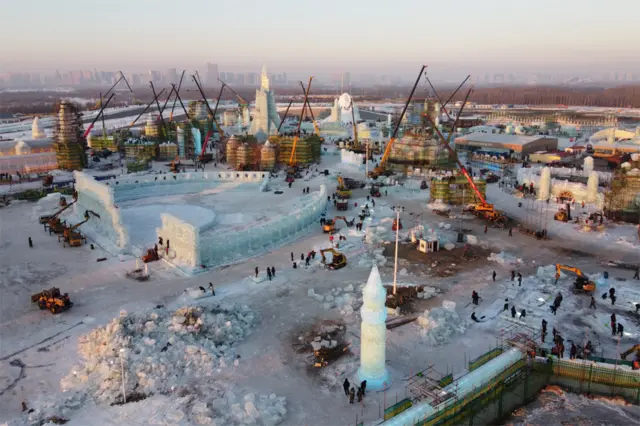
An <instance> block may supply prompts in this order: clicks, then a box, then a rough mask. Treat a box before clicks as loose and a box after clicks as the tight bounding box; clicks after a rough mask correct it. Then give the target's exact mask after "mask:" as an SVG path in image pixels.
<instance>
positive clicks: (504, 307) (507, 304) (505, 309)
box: [502, 299, 509, 312]
mask: <svg viewBox="0 0 640 426" xmlns="http://www.w3.org/2000/svg"><path fill="white" fill-rule="evenodd" d="M508 310H509V299H504V305H503V306H502V312H504V311H508Z"/></svg>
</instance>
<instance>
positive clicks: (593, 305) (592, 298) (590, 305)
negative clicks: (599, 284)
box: [589, 296, 596, 309]
mask: <svg viewBox="0 0 640 426" xmlns="http://www.w3.org/2000/svg"><path fill="white" fill-rule="evenodd" d="M589 307H590V308H592V309H595V308H596V299H594V297H593V296H591V303H589Z"/></svg>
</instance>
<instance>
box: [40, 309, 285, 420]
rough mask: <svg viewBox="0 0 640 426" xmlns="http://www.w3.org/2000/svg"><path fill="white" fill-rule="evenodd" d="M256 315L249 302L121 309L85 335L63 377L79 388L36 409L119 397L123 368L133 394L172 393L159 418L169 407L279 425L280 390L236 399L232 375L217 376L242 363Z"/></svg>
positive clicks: (45, 412)
mask: <svg viewBox="0 0 640 426" xmlns="http://www.w3.org/2000/svg"><path fill="white" fill-rule="evenodd" d="M255 322H256V320H255V316H254V313H253V312H252V311H251V310H250V309H249V308H248V307H247V306H246V305H244V306H240V307H238V306H235V305H223V306H222V307H221V308H203V307H184V308H180V309H178V310H176V311H174V312H170V311H168V310H166V309H164V308H159V309H154V310H152V311H149V312H146V313H144V314H128V313H126V312H121V314H120V316H119V317H118V318H115V319H114V320H113V321H111V322H110V323H109V324H107V325H106V326H104V327H100V328H97V329H95V330H93V331H91V332H90V333H88V334H87V335H85V336H83V337H82V338H81V340H80V344H79V352H80V355H81V356H82V357H83V358H84V363H83V364H82V365H77V366H75V367H73V369H72V371H71V373H70V374H69V375H68V376H66V377H65V378H63V379H62V381H61V385H62V388H63V390H64V391H75V393H74V394H73V395H72V396H70V397H67V398H65V399H64V400H62V401H60V402H58V403H57V404H49V405H47V406H44V407H41V409H39V410H36V412H34V413H32V414H33V417H39V418H41V419H44V418H46V416H50V415H52V413H59V414H60V415H63V416H65V417H68V416H69V415H70V414H72V413H71V411H70V410H73V409H76V408H79V407H80V406H81V405H82V404H83V403H84V401H85V400H88V398H90V399H91V400H93V401H94V402H95V403H97V404H99V405H102V404H114V403H116V404H121V403H122V402H123V397H122V386H123V376H122V371H124V386H125V390H126V395H127V399H128V400H129V401H130V400H132V399H133V400H136V399H138V400H139V399H144V398H147V397H151V398H153V397H152V395H165V396H169V395H171V400H172V404H171V406H166V405H163V406H162V407H158V411H159V414H158V418H160V417H163V416H164V414H167V415H169V414H171V416H170V417H172V418H173V420H174V421H173V422H170V423H171V424H182V423H181V422H180V421H178V420H182V419H184V420H185V421H188V422H190V424H214V425H241V424H261V425H276V424H278V423H280V422H281V421H282V420H283V418H284V416H285V415H286V409H285V399H284V398H283V397H277V396H276V395H275V394H272V395H269V396H266V395H262V396H259V397H256V395H254V394H247V395H245V396H244V398H242V399H236V397H235V394H234V393H233V392H232V390H231V389H230V388H229V383H227V382H225V381H222V380H220V381H217V380H216V378H217V377H216V375H217V373H219V372H221V371H222V370H224V369H226V368H230V367H231V365H232V364H234V365H238V363H239V362H240V359H239V357H238V356H236V354H235V351H234V345H235V344H236V343H237V342H239V341H241V340H244V339H245V338H246V337H247V336H248V335H249V334H250V332H251V329H252V328H253V327H254V325H255ZM228 366H229V367H228ZM163 413H164V414H163ZM164 417H166V416H164Z"/></svg>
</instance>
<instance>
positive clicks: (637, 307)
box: [636, 303, 640, 314]
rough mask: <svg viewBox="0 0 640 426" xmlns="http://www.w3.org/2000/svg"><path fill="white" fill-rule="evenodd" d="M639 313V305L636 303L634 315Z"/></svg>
mask: <svg viewBox="0 0 640 426" xmlns="http://www.w3.org/2000/svg"><path fill="white" fill-rule="evenodd" d="M638 311H640V303H636V314H637V313H638Z"/></svg>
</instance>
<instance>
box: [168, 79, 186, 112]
mask: <svg viewBox="0 0 640 426" xmlns="http://www.w3.org/2000/svg"><path fill="white" fill-rule="evenodd" d="M185 71H186V70H182V75H180V81H179V82H178V88H177V89H176V85H175V84H171V87H172V88H173V90H174V92H175V93H176V96H175V97H174V98H173V105H172V106H171V114H169V122H172V121H173V111H175V109H176V101H177V100H178V96H179V92H180V88H181V87H182V79H184V73H185ZM180 103H181V104H182V100H180ZM182 108H183V109H184V105H182ZM185 112H186V110H185ZM188 116H189V115H188V114H187V117H188Z"/></svg>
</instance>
